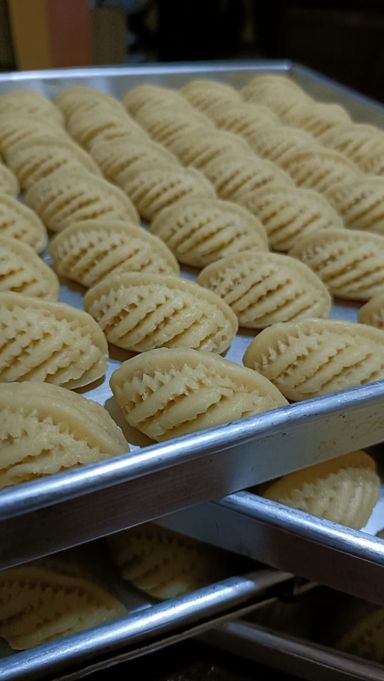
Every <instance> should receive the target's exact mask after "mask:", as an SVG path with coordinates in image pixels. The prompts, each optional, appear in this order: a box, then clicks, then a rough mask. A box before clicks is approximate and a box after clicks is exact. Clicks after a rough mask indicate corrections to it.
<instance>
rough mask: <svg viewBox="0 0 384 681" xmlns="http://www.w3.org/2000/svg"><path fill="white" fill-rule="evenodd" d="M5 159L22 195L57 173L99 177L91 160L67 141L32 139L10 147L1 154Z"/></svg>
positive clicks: (97, 169) (76, 146)
mask: <svg viewBox="0 0 384 681" xmlns="http://www.w3.org/2000/svg"><path fill="white" fill-rule="evenodd" d="M5 159H6V162H7V164H8V166H9V167H10V168H11V170H12V171H13V172H14V173H15V175H16V177H17V178H18V180H19V182H20V186H21V189H22V191H26V190H27V189H29V188H30V187H32V185H34V184H35V183H36V182H38V181H39V180H42V179H43V178H44V177H48V175H53V173H55V172H57V171H58V170H66V171H68V172H72V171H75V172H83V171H84V172H88V173H91V174H93V175H101V172H100V169H99V167H98V166H97V164H96V163H95V161H94V160H93V158H92V157H91V156H90V155H89V154H87V153H86V152H85V151H83V150H82V149H81V148H80V147H79V146H78V145H77V144H73V143H72V142H70V141H69V140H68V142H67V141H66V140H56V141H55V142H53V141H52V140H50V139H45V138H43V139H42V138H40V139H39V138H37V137H36V138H35V137H34V138H31V139H28V140H27V141H26V142H25V141H24V142H20V144H18V145H15V146H13V147H12V148H11V149H10V150H9V151H8V152H7V153H6V154H5Z"/></svg>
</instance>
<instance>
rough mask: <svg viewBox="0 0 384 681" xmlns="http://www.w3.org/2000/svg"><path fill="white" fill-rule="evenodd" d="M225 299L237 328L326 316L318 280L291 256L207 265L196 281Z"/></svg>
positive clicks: (327, 301)
mask: <svg viewBox="0 0 384 681" xmlns="http://www.w3.org/2000/svg"><path fill="white" fill-rule="evenodd" d="M198 283H199V284H201V285H202V286H206V287H207V288H209V289H211V291H214V292H215V293H217V295H219V296H220V297H221V298H223V300H225V302H226V303H228V305H230V307H231V308H232V310H233V311H234V313H235V314H236V316H237V318H238V320H239V324H240V326H244V327H246V328H248V329H263V328H264V327H266V326H270V325H271V324H276V323H277V322H284V321H290V320H292V319H306V318H308V317H327V316H328V315H329V311H330V309H331V303H332V301H331V297H330V295H329V293H328V291H327V289H326V287H325V286H324V284H323V283H322V282H321V280H320V279H319V278H318V277H317V276H316V275H315V274H314V273H313V272H312V271H311V270H310V269H309V267H307V266H306V265H303V263H299V262H298V261H297V260H295V259H294V258H290V257H289V256H286V255H278V254H276V253H265V252H263V251H251V250H249V251H246V252H244V253H236V254H235V255H229V256H227V257H226V258H221V260H218V261H217V262H214V263H212V264H211V265H208V267H206V268H205V269H204V270H202V272H200V275H199V277H198Z"/></svg>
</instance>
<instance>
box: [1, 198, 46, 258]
mask: <svg viewBox="0 0 384 681" xmlns="http://www.w3.org/2000/svg"><path fill="white" fill-rule="evenodd" d="M0 236H5V237H11V238H12V239H17V240H19V241H22V242H23V243H26V244H28V245H29V246H32V248H33V249H34V250H35V251H37V252H38V253H40V252H41V251H42V250H43V249H44V248H45V246H46V245H47V231H46V229H45V227H44V225H43V223H42V222H41V220H40V218H39V216H38V215H36V213H35V212H34V211H33V210H31V209H30V208H28V206H25V205H24V204H23V203H21V202H20V201H17V200H16V199H14V198H13V197H12V196H9V195H8V194H0Z"/></svg>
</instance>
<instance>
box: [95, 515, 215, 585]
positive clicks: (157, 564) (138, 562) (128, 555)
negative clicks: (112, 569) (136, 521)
mask: <svg viewBox="0 0 384 681" xmlns="http://www.w3.org/2000/svg"><path fill="white" fill-rule="evenodd" d="M108 543H109V546H110V549H111V552H112V558H113V561H114V563H115V564H116V565H117V567H118V568H119V571H120V573H121V576H122V577H123V579H125V580H127V581H128V582H130V583H131V584H133V585H134V586H135V587H136V588H137V589H141V591H144V592H145V593H148V594H150V595H151V596H154V597H155V598H159V599H167V598H177V596H182V595H183V594H185V593H188V592H189V591H195V590H196V589H200V588H202V587H204V586H208V584H211V583H212V582H216V581H217V580H219V579H222V578H223V577H224V576H227V574H228V560H226V558H227V556H226V554H225V553H224V552H223V551H220V550H219V549H215V548H213V547H212V546H209V545H208V544H203V542H200V541H197V540H196V539H190V538H189V537H184V536H183V535H181V534H178V533H176V532H172V531H171V530H168V529H165V528H163V527H158V526H157V525H153V524H152V523H145V524H143V525H139V526H138V527H132V528H131V529H129V530H126V531H125V532H119V534H114V535H113V536H112V537H110V538H109V539H108Z"/></svg>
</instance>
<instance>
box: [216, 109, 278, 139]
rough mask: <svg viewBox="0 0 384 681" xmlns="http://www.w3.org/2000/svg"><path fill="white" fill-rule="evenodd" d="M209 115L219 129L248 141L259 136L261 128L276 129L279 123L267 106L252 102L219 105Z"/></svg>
mask: <svg viewBox="0 0 384 681" xmlns="http://www.w3.org/2000/svg"><path fill="white" fill-rule="evenodd" d="M208 115H209V117H210V118H212V120H213V121H214V122H215V123H216V125H217V126H218V127H219V128H223V129H224V130H228V131H229V132H233V133H235V134H237V135H241V136H242V137H245V139H246V140H249V139H253V137H255V136H257V135H258V132H259V130H260V128H263V127H264V126H271V127H273V128H275V126H277V125H278V123H279V119H278V117H277V116H276V115H275V114H274V113H273V111H271V109H268V107H267V106H263V105H262V104H252V103H250V102H240V103H239V104H235V105H232V106H228V107H227V106H226V107H223V106H220V105H219V106H217V107H215V108H212V109H210V111H208Z"/></svg>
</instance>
